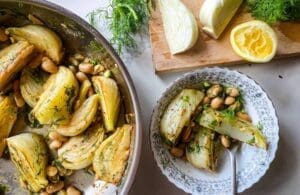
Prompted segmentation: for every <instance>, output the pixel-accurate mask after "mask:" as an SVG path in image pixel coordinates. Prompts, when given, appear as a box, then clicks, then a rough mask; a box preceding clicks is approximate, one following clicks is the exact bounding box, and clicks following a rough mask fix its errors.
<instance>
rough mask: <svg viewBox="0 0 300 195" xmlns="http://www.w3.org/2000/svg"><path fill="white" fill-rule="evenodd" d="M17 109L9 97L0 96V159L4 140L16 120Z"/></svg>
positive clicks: (4, 143)
mask: <svg viewBox="0 0 300 195" xmlns="http://www.w3.org/2000/svg"><path fill="white" fill-rule="evenodd" d="M17 113H18V108H17V106H16V104H15V102H14V100H13V99H12V98H11V97H2V96H0V157H1V156H2V153H3V151H4V149H5V146H6V141H5V139H6V138H7V137H8V136H9V134H10V132H11V130H12V128H13V125H14V123H15V121H16V119H17Z"/></svg>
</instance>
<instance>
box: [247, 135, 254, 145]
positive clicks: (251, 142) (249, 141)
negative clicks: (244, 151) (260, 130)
mask: <svg viewBox="0 0 300 195" xmlns="http://www.w3.org/2000/svg"><path fill="white" fill-rule="evenodd" d="M247 143H248V144H254V143H255V137H254V136H253V137H252V139H250V140H248V141H247Z"/></svg>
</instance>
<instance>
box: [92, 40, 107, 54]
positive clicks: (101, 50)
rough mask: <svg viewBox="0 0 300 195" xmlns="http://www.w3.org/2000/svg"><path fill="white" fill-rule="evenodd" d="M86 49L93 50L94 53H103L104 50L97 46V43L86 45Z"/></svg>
mask: <svg viewBox="0 0 300 195" xmlns="http://www.w3.org/2000/svg"><path fill="white" fill-rule="evenodd" d="M88 47H89V48H90V49H91V50H93V51H94V52H100V53H102V52H104V51H105V49H104V48H103V47H102V46H101V45H100V44H99V43H97V42H96V41H91V42H90V43H89V45H88Z"/></svg>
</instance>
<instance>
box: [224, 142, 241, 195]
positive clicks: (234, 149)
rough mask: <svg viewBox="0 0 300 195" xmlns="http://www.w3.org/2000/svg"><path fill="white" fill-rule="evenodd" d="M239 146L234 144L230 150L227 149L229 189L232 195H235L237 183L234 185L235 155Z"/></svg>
mask: <svg viewBox="0 0 300 195" xmlns="http://www.w3.org/2000/svg"><path fill="white" fill-rule="evenodd" d="M239 146H240V144H235V145H233V146H232V147H231V148H227V151H228V152H229V155H230V165H231V189H232V191H231V192H232V195H236V194H237V183H236V159H235V154H236V152H237V150H238V149H239Z"/></svg>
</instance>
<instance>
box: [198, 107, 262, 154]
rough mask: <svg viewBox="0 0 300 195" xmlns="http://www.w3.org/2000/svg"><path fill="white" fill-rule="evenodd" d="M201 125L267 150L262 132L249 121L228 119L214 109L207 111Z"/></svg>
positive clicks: (201, 119) (202, 117)
mask: <svg viewBox="0 0 300 195" xmlns="http://www.w3.org/2000/svg"><path fill="white" fill-rule="evenodd" d="M199 124H200V125H202V126H204V127H207V128H209V129H212V130H213V131H216V132H218V133H220V134H223V135H228V136H229V137H232V138H234V139H237V140H239V141H242V142H245V143H247V144H250V145H253V146H256V147H260V148H263V149H266V148H267V142H266V138H265V137H264V136H263V134H262V132H261V131H260V130H259V129H257V128H256V127H255V126H254V125H252V124H251V123H249V122H248V121H245V120H241V119H238V118H231V117H226V115H225V114H224V113H222V112H219V111H216V110H213V109H205V110H204V111H203V113H202V115H201V118H200V121H199Z"/></svg>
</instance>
